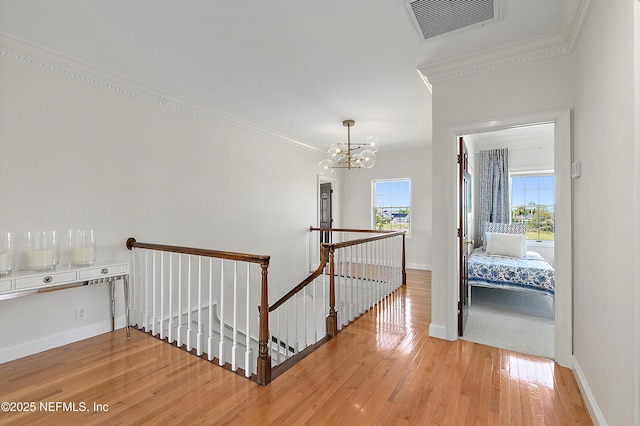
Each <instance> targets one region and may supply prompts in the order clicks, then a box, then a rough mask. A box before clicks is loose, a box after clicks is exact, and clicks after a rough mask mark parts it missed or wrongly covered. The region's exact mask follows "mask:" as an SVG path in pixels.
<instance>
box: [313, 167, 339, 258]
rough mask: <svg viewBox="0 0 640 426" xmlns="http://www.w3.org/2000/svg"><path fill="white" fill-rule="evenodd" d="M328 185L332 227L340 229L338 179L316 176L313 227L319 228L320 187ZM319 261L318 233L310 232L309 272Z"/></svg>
mask: <svg viewBox="0 0 640 426" xmlns="http://www.w3.org/2000/svg"><path fill="white" fill-rule="evenodd" d="M323 183H330V184H331V190H332V191H333V195H332V197H331V217H332V218H333V227H334V228H339V227H340V179H338V178H335V177H331V176H323V175H317V180H316V220H315V226H320V208H321V206H320V185H321V184H323ZM319 259H320V233H319V232H312V233H310V235H309V271H315V270H316V269H317V268H318V261H319Z"/></svg>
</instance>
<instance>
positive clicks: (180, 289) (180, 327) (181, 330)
mask: <svg viewBox="0 0 640 426" xmlns="http://www.w3.org/2000/svg"><path fill="white" fill-rule="evenodd" d="M183 291H184V289H183V285H182V254H178V331H177V333H176V334H177V335H178V336H177V337H178V347H179V348H181V347H182V345H183V342H184V339H183V337H182V336H183V333H184V327H183V325H182V323H183V321H182V292H183Z"/></svg>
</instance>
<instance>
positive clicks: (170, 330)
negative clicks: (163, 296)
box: [167, 252, 176, 343]
mask: <svg viewBox="0 0 640 426" xmlns="http://www.w3.org/2000/svg"><path fill="white" fill-rule="evenodd" d="M173 327H175V324H174V321H173V253H171V252H169V325H168V326H167V328H168V330H167V338H168V340H169V343H173V341H174V340H175V338H176V336H175V333H174V332H173Z"/></svg>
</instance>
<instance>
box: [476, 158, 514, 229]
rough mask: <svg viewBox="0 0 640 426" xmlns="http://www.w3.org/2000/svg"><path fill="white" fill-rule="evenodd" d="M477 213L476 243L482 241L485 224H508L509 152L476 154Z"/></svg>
mask: <svg viewBox="0 0 640 426" xmlns="http://www.w3.org/2000/svg"><path fill="white" fill-rule="evenodd" d="M477 158H478V168H479V173H478V174H479V176H478V178H479V184H480V193H479V195H478V196H479V198H478V200H479V203H480V207H479V211H478V223H477V226H476V230H477V231H476V241H478V242H480V241H483V239H484V236H483V229H484V223H485V222H493V223H509V222H510V221H511V207H510V205H509V151H508V150H507V148H504V149H492V150H488V151H480V152H479V153H478V156H477Z"/></svg>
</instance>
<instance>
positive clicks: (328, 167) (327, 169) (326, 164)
mask: <svg viewBox="0 0 640 426" xmlns="http://www.w3.org/2000/svg"><path fill="white" fill-rule="evenodd" d="M333 167H334V166H333V161H331V160H326V159H325V160H322V161H321V162H320V163H318V169H319V171H320V174H321V175H323V176H326V175H330V174H331V173H333Z"/></svg>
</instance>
